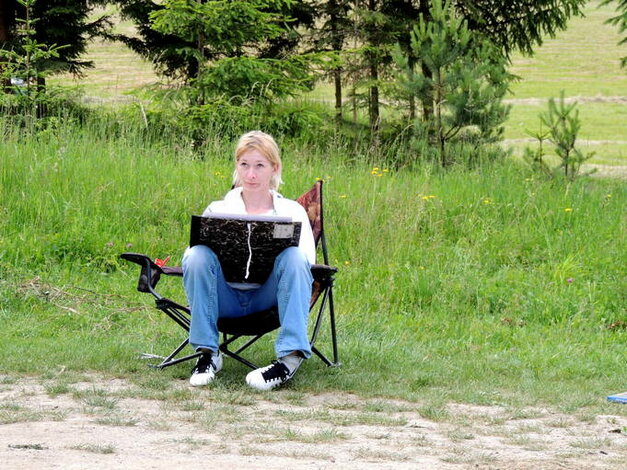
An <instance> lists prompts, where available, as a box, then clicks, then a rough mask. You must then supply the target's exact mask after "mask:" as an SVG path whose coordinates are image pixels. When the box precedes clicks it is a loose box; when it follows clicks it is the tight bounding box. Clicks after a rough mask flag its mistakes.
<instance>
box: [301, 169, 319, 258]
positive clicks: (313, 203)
mask: <svg viewBox="0 0 627 470" xmlns="http://www.w3.org/2000/svg"><path fill="white" fill-rule="evenodd" d="M296 201H297V202H298V203H299V204H300V205H301V206H303V207H304V208H305V211H306V212H307V216H308V217H309V223H310V224H311V230H312V231H313V235H314V240H315V241H316V246H318V242H319V241H320V237H321V236H322V228H323V226H322V180H318V181H316V184H314V185H313V187H312V188H311V189H310V190H309V191H307V192H306V193H305V194H303V195H302V196H300V197H299V198H298V199H296Z"/></svg>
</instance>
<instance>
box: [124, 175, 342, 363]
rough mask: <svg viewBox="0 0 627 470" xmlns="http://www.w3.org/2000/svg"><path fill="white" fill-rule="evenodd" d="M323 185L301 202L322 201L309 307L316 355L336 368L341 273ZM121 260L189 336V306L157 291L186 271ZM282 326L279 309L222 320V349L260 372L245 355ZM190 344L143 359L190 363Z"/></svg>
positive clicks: (129, 256) (140, 258)
mask: <svg viewBox="0 0 627 470" xmlns="http://www.w3.org/2000/svg"><path fill="white" fill-rule="evenodd" d="M322 184H323V182H322V180H319V181H317V182H316V184H315V185H314V187H313V188H312V189H311V190H310V191H308V192H307V193H305V194H303V196H301V198H299V200H298V201H299V202H300V203H301V204H304V203H303V202H301V199H302V198H304V197H305V196H306V195H308V194H310V193H312V192H314V191H317V197H318V199H319V207H318V208H317V211H318V212H317V213H316V214H314V220H311V217H312V215H311V214H310V213H309V212H308V215H309V216H310V221H311V223H312V225H314V222H317V223H318V224H319V226H318V227H312V228H314V238H315V242H316V247H318V246H319V247H320V249H321V251H322V258H323V261H324V264H314V265H312V267H311V271H312V275H313V278H314V285H313V289H312V290H313V292H312V298H311V301H310V306H309V311H310V321H311V313H312V312H314V311H316V306H317V313H316V314H315V320H314V324H313V328H312V331H311V336H310V340H309V343H310V345H311V350H312V352H313V353H314V354H315V355H316V356H318V357H319V358H320V359H321V360H322V362H324V363H325V364H326V365H327V366H331V367H333V366H339V365H340V362H339V359H338V346H337V332H336V323H335V306H334V302H333V285H334V282H335V273H336V272H337V268H335V267H333V266H330V265H329V255H328V251H327V244H326V237H325V232H324V216H323V199H322ZM305 203H306V202H305ZM303 207H305V206H303ZM305 209H306V210H307V209H308V208H307V207H305ZM315 216H317V220H316V219H315ZM120 257H121V258H122V259H125V260H127V261H130V262H132V263H135V264H138V265H140V267H141V271H140V274H139V281H138V285H137V290H138V291H139V292H144V293H150V294H151V295H152V296H153V297H154V298H155V306H156V308H157V309H158V310H161V311H162V312H163V313H165V314H166V315H167V316H168V317H169V318H170V319H172V320H173V321H174V322H175V323H176V324H177V325H179V326H180V327H181V328H183V329H184V330H185V331H186V332H187V333H188V334H189V329H190V323H191V312H190V309H189V307H186V306H184V305H181V304H179V303H177V302H175V301H173V300H171V299H168V298H166V297H163V296H162V295H161V294H159V293H158V292H157V291H156V289H155V287H156V285H157V283H158V282H159V280H160V278H161V275H166V276H179V277H180V276H182V275H183V270H182V268H181V267H166V266H159V265H157V264H156V263H155V261H153V260H152V259H151V258H150V257H148V256H146V255H143V254H139V253H122V254H121V255H120ZM325 311H328V312H329V323H330V325H329V327H330V333H331V347H332V355H331V357H330V358H329V357H327V355H325V354H323V353H322V352H321V351H320V349H318V347H317V346H316V342H317V340H318V336H319V334H320V330H321V327H322V323H323V318H324V313H325ZM279 327H280V324H279V319H278V314H277V312H276V310H275V309H272V310H265V311H261V312H255V313H252V314H250V315H247V316H245V317H239V318H221V319H219V320H218V331H220V332H221V333H222V342H221V343H220V346H219V349H220V351H222V353H223V354H225V355H226V356H228V357H231V358H233V359H235V360H237V361H239V362H240V363H242V364H244V365H246V366H248V367H250V368H251V369H256V368H258V365H256V364H255V363H253V362H251V361H250V360H248V359H246V358H245V357H243V356H242V355H241V354H242V353H243V352H244V351H245V350H246V349H248V348H249V347H250V346H252V345H253V344H254V343H255V342H257V341H258V340H259V339H260V338H261V337H263V336H264V335H265V334H267V333H270V332H271V331H274V330H275V329H277V328H279ZM244 337H250V338H249V339H248V340H246V341H245V342H244V344H242V345H240V346H239V347H237V349H235V350H233V349H231V346H235V345H234V343H235V342H236V341H237V340H239V339H240V338H244ZM188 344H189V335H188V337H187V338H186V339H185V340H184V341H183V342H181V343H180V344H179V345H178V346H177V347H176V348H174V350H173V351H172V352H171V353H170V354H169V355H168V356H159V355H155V354H147V353H145V354H142V356H141V357H142V358H144V359H161V362H160V363H158V364H151V366H152V367H155V368H158V369H163V368H165V367H169V366H173V365H176V364H180V363H182V362H185V361H189V360H191V359H194V358H196V357H198V356H200V355H201V353H199V352H196V353H193V354H189V355H185V356H180V357H179V355H180V354H181V353H182V352H183V350H184V349H185V347H186V346H187V345H188Z"/></svg>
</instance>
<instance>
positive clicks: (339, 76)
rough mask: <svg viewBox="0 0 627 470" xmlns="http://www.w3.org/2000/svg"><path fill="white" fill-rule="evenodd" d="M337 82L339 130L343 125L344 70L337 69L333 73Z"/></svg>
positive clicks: (336, 121)
mask: <svg viewBox="0 0 627 470" xmlns="http://www.w3.org/2000/svg"><path fill="white" fill-rule="evenodd" d="M333 80H334V81H335V123H336V124H337V126H338V128H339V126H340V125H341V124H342V70H341V69H340V68H337V69H335V70H334V71H333Z"/></svg>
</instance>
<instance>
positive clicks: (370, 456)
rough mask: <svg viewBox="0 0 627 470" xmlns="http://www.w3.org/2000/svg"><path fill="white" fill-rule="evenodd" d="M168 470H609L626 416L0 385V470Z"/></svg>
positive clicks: (88, 380)
mask: <svg viewBox="0 0 627 470" xmlns="http://www.w3.org/2000/svg"><path fill="white" fill-rule="evenodd" d="M616 406H618V407H620V406H624V405H616ZM621 414H622V416H621ZM176 466H185V467H190V468H200V467H201V466H202V467H212V468H223V469H242V468H246V469H264V470H266V469H281V470H287V469H327V468H329V469H350V470H361V469H395V470H406V469H444V470H447V469H466V468H468V469H470V468H473V469H476V468H481V469H549V470H550V469H564V468H568V469H584V468H585V469H586V470H591V469H608V470H609V469H613V470H616V469H621V468H623V469H625V468H627V417H625V416H624V413H622V408H618V409H617V415H616V416H570V415H566V414H560V413H555V412H553V411H550V410H545V409H524V410H511V409H505V408H501V407H482V406H469V405H459V404H450V405H448V406H447V407H446V408H440V409H434V408H430V407H428V406H424V405H421V404H416V403H408V402H402V401H389V400H381V399H368V400H364V399H360V398H358V397H356V396H352V395H347V394H342V395H332V394H319V395H305V394H302V393H299V392H295V391H292V390H283V391H278V392H274V393H271V394H255V393H252V392H249V391H248V390H237V391H229V390H227V389H225V388H218V387H215V388H206V389H202V390H198V389H191V388H190V387H188V386H187V384H186V382H185V381H180V382H176V383H174V384H166V385H163V383H162V382H156V383H153V384H149V385H144V386H141V387H140V386H138V385H136V384H132V383H129V382H127V381H123V380H120V379H109V378H103V377H98V376H93V377H83V378H82V379H81V380H79V381H74V382H72V383H62V382H59V381H54V380H44V379H34V378H18V379H16V378H12V377H2V376H0V468H2V469H17V468H20V469H30V468H33V469H34V468H37V469H57V468H58V469H85V468H89V469H111V468H124V469H135V468H137V469H140V468H141V469H166V468H168V469H169V468H172V467H176Z"/></svg>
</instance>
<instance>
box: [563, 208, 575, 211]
mask: <svg viewBox="0 0 627 470" xmlns="http://www.w3.org/2000/svg"><path fill="white" fill-rule="evenodd" d="M572 211H573V208H572V207H567V208H566V209H564V212H572Z"/></svg>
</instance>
